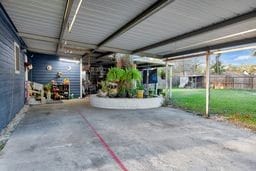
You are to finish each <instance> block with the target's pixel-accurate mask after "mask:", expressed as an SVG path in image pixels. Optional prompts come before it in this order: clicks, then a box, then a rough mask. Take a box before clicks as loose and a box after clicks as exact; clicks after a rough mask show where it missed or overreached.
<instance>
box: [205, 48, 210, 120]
mask: <svg viewBox="0 0 256 171" xmlns="http://www.w3.org/2000/svg"><path fill="white" fill-rule="evenodd" d="M209 58H210V52H209V51H208V52H207V53H206V60H205V62H206V71H205V78H206V79H205V84H206V85H205V89H206V106H205V116H206V117H209V104H210V59H209Z"/></svg>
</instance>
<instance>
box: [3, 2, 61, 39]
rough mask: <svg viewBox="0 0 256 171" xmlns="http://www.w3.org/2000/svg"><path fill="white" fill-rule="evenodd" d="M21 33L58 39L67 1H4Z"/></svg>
mask: <svg viewBox="0 0 256 171" xmlns="http://www.w3.org/2000/svg"><path fill="white" fill-rule="evenodd" d="M2 4H3V6H4V8H5V9H6V11H7V13H8V14H9V16H10V18H11V19H12V21H13V23H14V24H15V26H16V28H17V29H18V31H19V32H23V33H31V34H37V35H43V36H49V37H54V38H58V37H59V33H60V28H61V23H62V18H63V14H64V10H65V5H66V0H2Z"/></svg>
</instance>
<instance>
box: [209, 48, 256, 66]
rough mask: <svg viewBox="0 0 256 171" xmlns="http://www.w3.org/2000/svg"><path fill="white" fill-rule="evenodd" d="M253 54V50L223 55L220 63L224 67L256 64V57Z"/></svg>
mask: <svg viewBox="0 0 256 171" xmlns="http://www.w3.org/2000/svg"><path fill="white" fill-rule="evenodd" d="M252 53H253V50H241V51H236V52H229V53H223V54H222V55H221V56H220V61H221V62H222V64H224V65H229V64H232V65H243V64H256V56H252ZM213 59H214V58H213Z"/></svg>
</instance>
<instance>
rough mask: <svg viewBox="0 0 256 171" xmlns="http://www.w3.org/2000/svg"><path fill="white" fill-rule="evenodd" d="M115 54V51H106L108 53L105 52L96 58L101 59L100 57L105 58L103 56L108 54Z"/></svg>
mask: <svg viewBox="0 0 256 171" xmlns="http://www.w3.org/2000/svg"><path fill="white" fill-rule="evenodd" d="M112 54H113V52H106V53H103V54H101V55H99V56H97V57H95V58H96V59H100V58H103V57H105V56H108V55H112Z"/></svg>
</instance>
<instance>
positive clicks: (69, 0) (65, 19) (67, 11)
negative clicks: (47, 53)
mask: <svg viewBox="0 0 256 171" xmlns="http://www.w3.org/2000/svg"><path fill="white" fill-rule="evenodd" d="M73 3H74V0H67V3H66V8H65V12H64V15H63V20H62V24H61V29H60V35H59V42H58V45H57V49H56V53H57V54H58V50H59V48H61V44H62V39H63V36H64V33H65V30H66V29H67V25H68V18H69V16H70V12H71V9H72V6H73Z"/></svg>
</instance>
